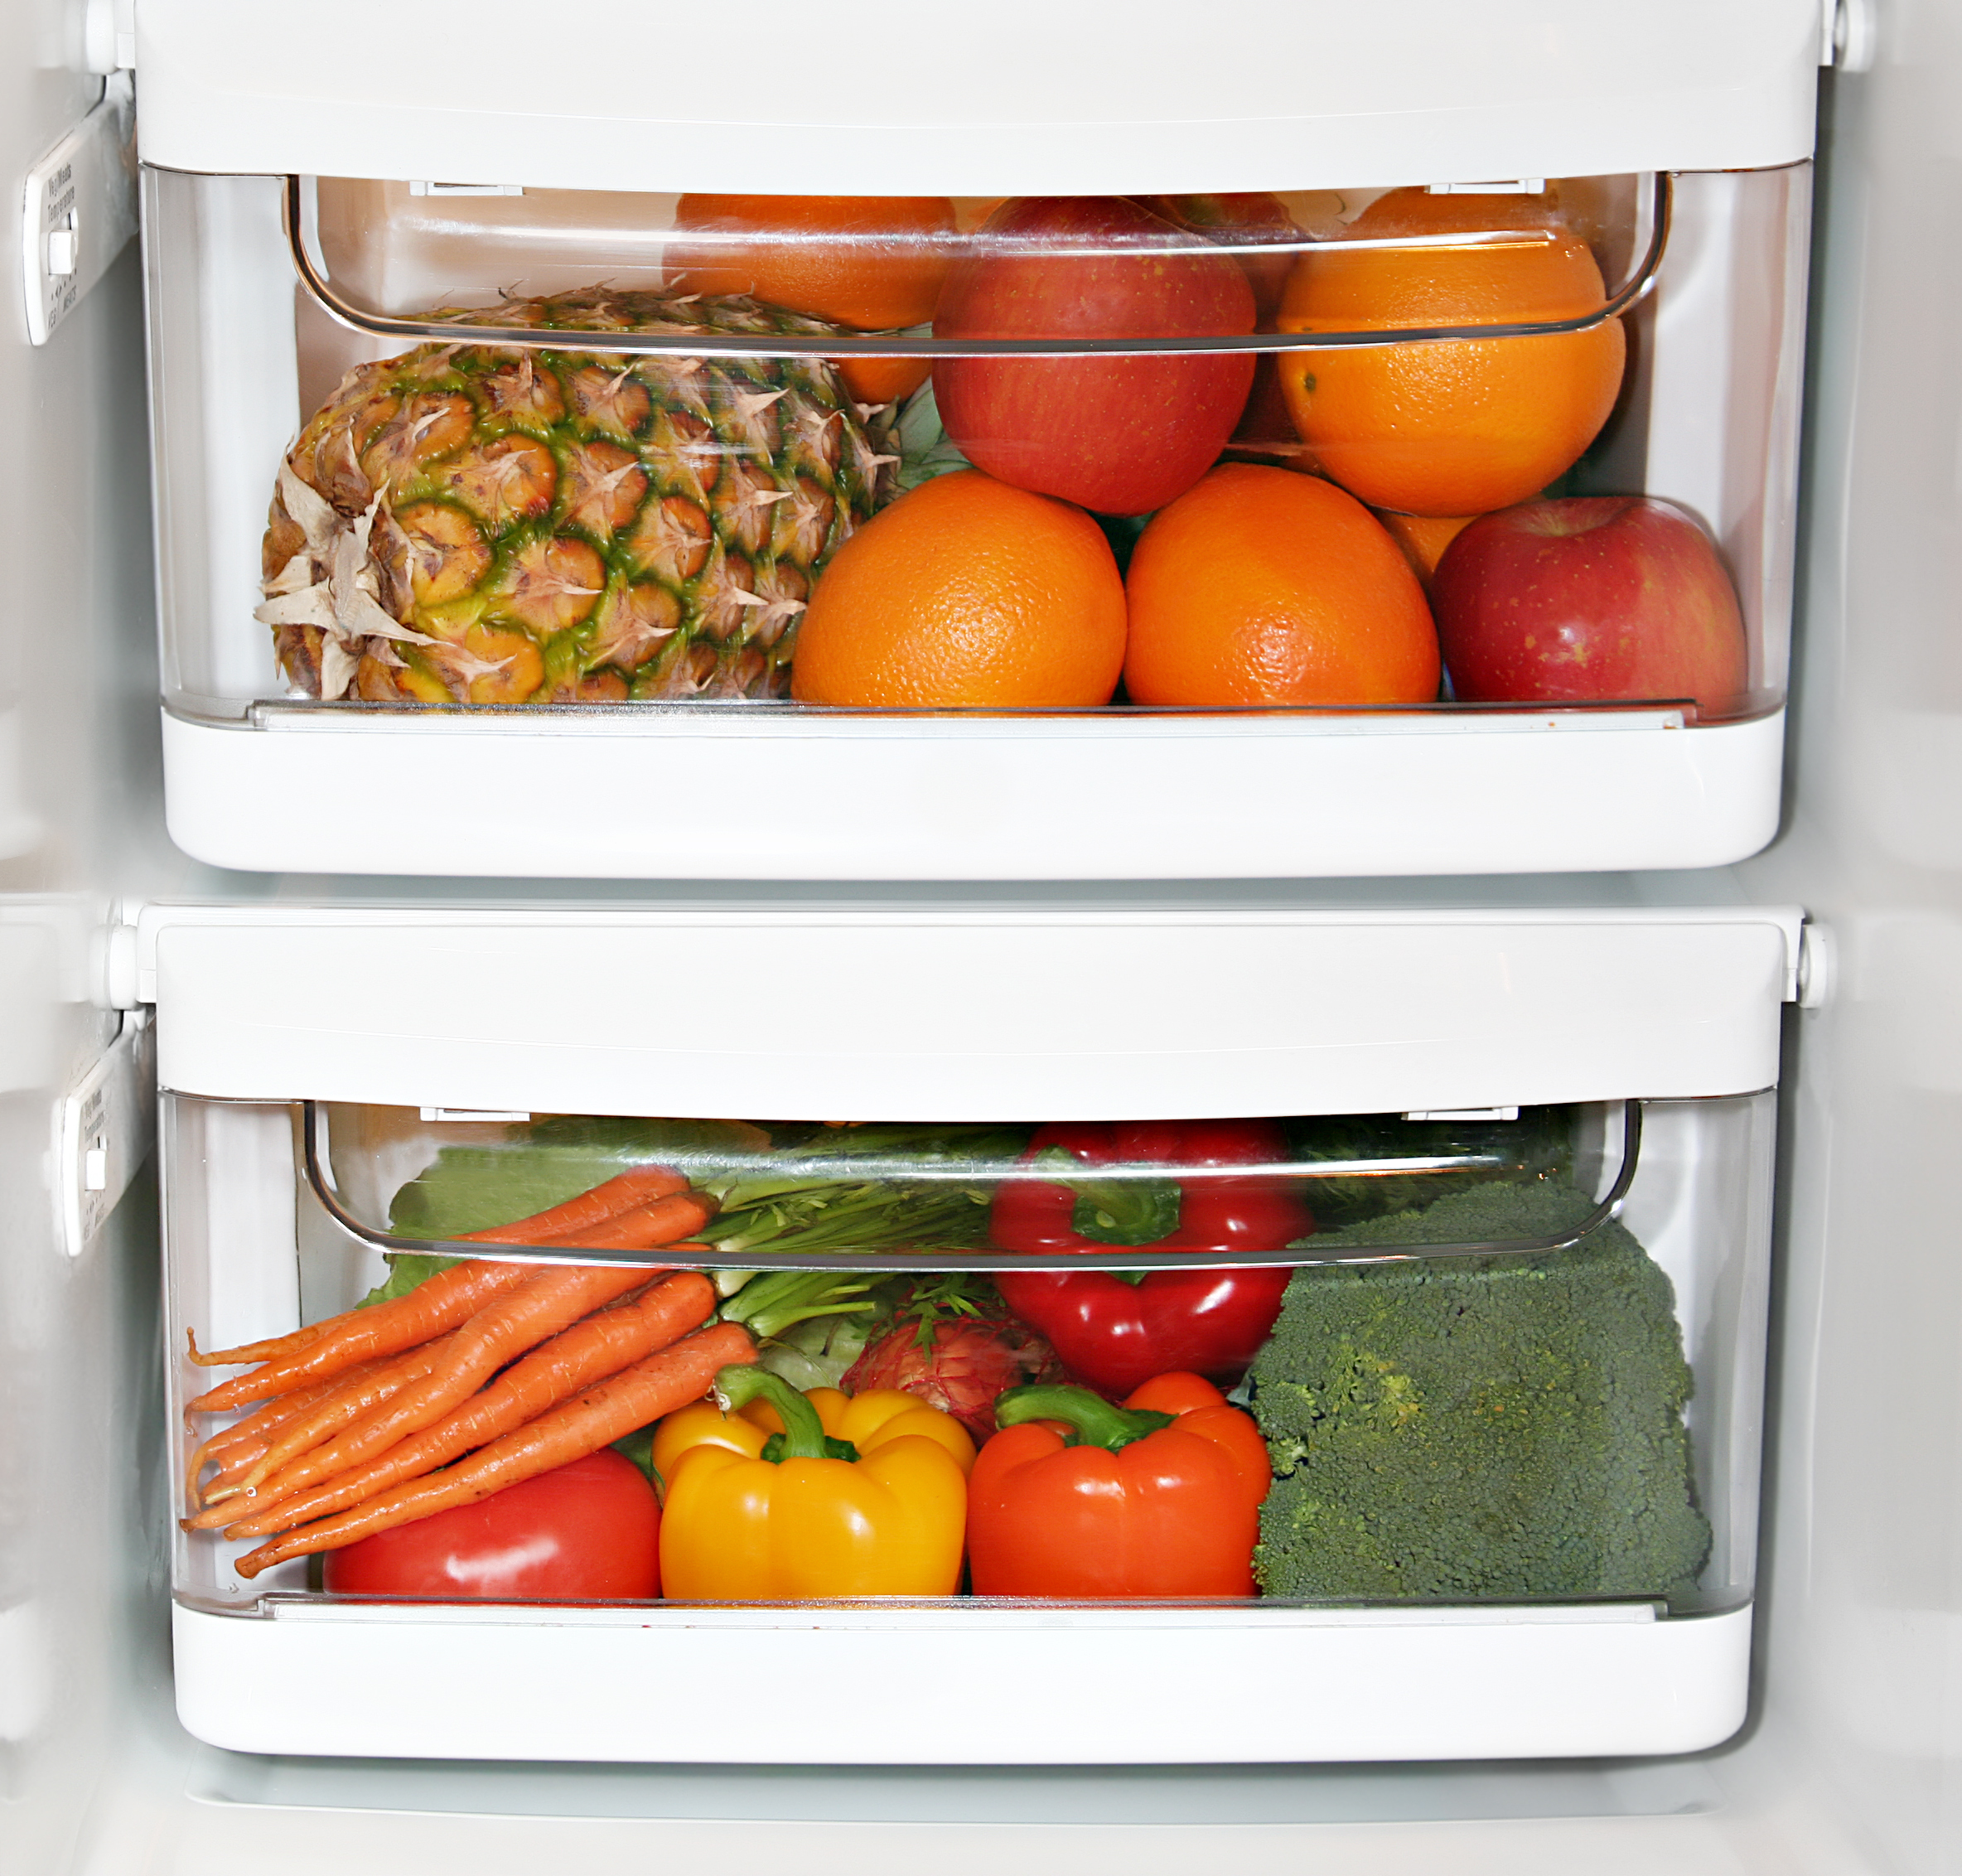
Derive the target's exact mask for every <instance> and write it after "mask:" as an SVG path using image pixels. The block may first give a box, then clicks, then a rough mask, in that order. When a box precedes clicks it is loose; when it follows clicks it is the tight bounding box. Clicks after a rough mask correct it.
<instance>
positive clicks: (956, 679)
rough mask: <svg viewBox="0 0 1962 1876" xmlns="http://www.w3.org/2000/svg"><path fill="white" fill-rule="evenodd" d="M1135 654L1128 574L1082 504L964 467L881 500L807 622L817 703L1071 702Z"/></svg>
mask: <svg viewBox="0 0 1962 1876" xmlns="http://www.w3.org/2000/svg"><path fill="white" fill-rule="evenodd" d="M1123 666H1124V581H1123V579H1122V578H1121V577H1120V576H1119V573H1118V570H1117V561H1116V559H1115V558H1114V556H1113V555H1112V554H1111V551H1110V544H1109V542H1108V541H1107V540H1105V539H1104V530H1103V529H1101V528H1099V526H1098V525H1097V524H1096V523H1095V521H1093V520H1091V519H1090V516H1089V515H1085V513H1084V511H1083V510H1081V509H1080V508H1072V507H1071V506H1070V504H1069V503H1068V502H1066V501H1058V500H1055V499H1054V497H1052V496H1046V495H1031V494H1030V493H1029V492H1028V491H1027V490H1025V489H1016V488H1011V487H1009V486H1008V484H1007V483H1006V482H998V481H995V479H994V478H993V476H984V475H983V474H982V473H981V471H979V469H964V470H960V471H957V472H955V473H954V474H953V475H951V476H935V479H934V480H933V481H930V482H927V483H925V484H924V485H922V486H921V487H919V488H916V489H915V490H914V491H913V492H912V493H911V495H905V496H901V497H900V498H899V500H897V501H896V502H894V503H893V504H892V506H891V507H890V508H888V509H886V510H883V511H882V513H880V514H878V515H875V516H874V517H873V518H872V520H870V521H868V522H867V523H866V525H864V526H863V528H861V529H859V530H858V533H857V534H853V536H852V538H851V539H849V540H848V541H847V542H846V543H845V544H844V545H843V547H841V548H840V549H838V552H837V554H835V555H834V557H833V559H832V562H831V564H830V565H829V567H827V568H825V569H824V574H823V576H822V577H821V578H819V581H818V584H817V587H816V589H815V590H814V592H812V594H811V599H810V607H809V610H808V611H807V612H805V615H804V618H803V621H802V622H801V623H800V625H799V626H798V628H797V650H796V654H795V658H794V660H793V661H792V665H791V669H790V694H791V695H792V696H793V697H795V698H796V699H798V700H799V701H800V703H805V704H858V705H860V706H864V707H877V706H897V707H901V708H916V709H948V708H959V707H960V706H963V705H979V706H992V707H994V708H1015V707H1017V706H1025V707H1032V708H1049V709H1069V708H1075V707H1079V706H1082V705H1087V704H1105V703H1108V702H1109V700H1110V694H1111V692H1112V691H1114V689H1116V688H1117V679H1118V673H1119V670H1122V668H1123Z"/></svg>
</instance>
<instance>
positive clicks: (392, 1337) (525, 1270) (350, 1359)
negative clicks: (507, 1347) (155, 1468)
mask: <svg viewBox="0 0 1962 1876" xmlns="http://www.w3.org/2000/svg"><path fill="white" fill-rule="evenodd" d="M530 1275H531V1269H530V1266H529V1265H528V1264H488V1263H485V1262H483V1261H481V1260H478V1259H475V1258H473V1259H471V1260H469V1261H468V1262H466V1263H462V1264H452V1265H451V1266H450V1268H449V1269H447V1270H439V1271H437V1274H435V1275H434V1276H433V1277H431V1278H430V1279H428V1281H427V1282H426V1283H420V1284H417V1285H416V1287H415V1288H414V1289H412V1290H410V1291H409V1292H408V1294H407V1295H405V1296H399V1297H396V1298H394V1299H393V1300H392V1301H390V1302H388V1303H376V1304H375V1306H374V1308H370V1309H350V1310H349V1311H348V1312H347V1313H346V1314H345V1315H341V1316H336V1317H334V1318H331V1320H330V1322H329V1323H328V1329H327V1333H326V1334H325V1335H323V1336H322V1337H320V1339H319V1340H318V1341H317V1342H310V1343H308V1344H307V1347H304V1348H301V1349H297V1350H296V1351H294V1352H293V1353H292V1354H291V1355H288V1356H284V1357H283V1358H282V1359H281V1360H279V1361H268V1363H267V1364H266V1365H265V1366H264V1367H263V1368H258V1369H255V1370H254V1371H253V1372H252V1373H251V1374H249V1375H240V1376H238V1377H237V1378H236V1379H235V1380H229V1381H225V1382H224V1383H223V1384H222V1385H220V1386H217V1387H215V1388H213V1389H212V1390H210V1392H209V1393H208V1394H201V1395H199V1396H198V1397H197V1399H196V1400H193V1401H192V1402H191V1404H190V1405H188V1406H186V1408H185V1409H184V1411H185V1412H186V1414H218V1413H223V1412H225V1410H226V1409H229V1408H233V1407H239V1406H243V1405H244V1403H245V1402H247V1401H248V1400H266V1399H268V1397H269V1396H271V1395H278V1394H291V1393H292V1391H293V1390H295V1389H296V1388H300V1387H304V1386H305V1385H307V1382H309V1381H313V1380H320V1379H321V1378H322V1377H323V1376H327V1375H337V1374H340V1373H342V1372H343V1371H346V1370H347V1369H349V1368H351V1367H353V1366H355V1363H356V1362H357V1361H368V1360H370V1359H372V1358H373V1357H374V1356H379V1355H398V1354H399V1353H401V1351H403V1350H404V1349H405V1348H413V1347H415V1346H416V1345H417V1344H418V1342H428V1340H429V1339H430V1338H431V1337H433V1336H438V1335H441V1334H442V1332H444V1331H445V1330H446V1329H453V1328H455V1327H457V1324H458V1323H459V1322H467V1321H468V1320H469V1319H470V1318H471V1317H472V1316H474V1315H475V1314H476V1313H477V1311H478V1310H480V1309H481V1308H483V1307H484V1306H485V1305H486V1303H489V1302H490V1301H491V1298H493V1297H495V1296H498V1295H500V1294H501V1293H503V1292H504V1291H505V1290H509V1289H516V1288H517V1287H518V1285H519V1284H522V1283H523V1282H524V1280H525V1279H527V1278H528V1277H529V1276H530Z"/></svg>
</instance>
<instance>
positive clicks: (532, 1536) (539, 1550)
mask: <svg viewBox="0 0 1962 1876" xmlns="http://www.w3.org/2000/svg"><path fill="white" fill-rule="evenodd" d="M660 1525H661V1514H660V1501H658V1500H657V1499H656V1498H655V1495H654V1487H652V1486H651V1485H650V1484H649V1483H648V1482H647V1475H646V1474H645V1472H642V1471H641V1470H640V1467H638V1466H636V1465H635V1463H633V1461H632V1460H631V1459H628V1458H623V1457H622V1456H621V1454H620V1453H616V1452H614V1451H613V1450H612V1449H611V1448H610V1447H609V1448H602V1450H601V1451H599V1452H597V1453H588V1454H587V1456H586V1457H585V1458H583V1459H575V1460H573V1463H571V1464H570V1465H569V1466H560V1467H558V1468H556V1470H554V1471H552V1472H540V1473H539V1476H538V1477H536V1478H529V1479H526V1480H525V1481H524V1482H523V1483H522V1484H520V1485H513V1486H508V1487H505V1490H504V1491H502V1492H497V1493H495V1495H494V1496H491V1497H489V1498H484V1499H480V1500H479V1501H477V1502H476V1504H474V1505H459V1506H457V1507H456V1508H455V1509H454V1510H453V1511H438V1512H437V1513H436V1514H435V1516H433V1517H427V1518H418V1519H417V1520H416V1521H415V1522H414V1523H413V1524H405V1525H397V1526H396V1527H395V1528H394V1530H384V1531H378V1532H376V1533H375V1535H374V1536H373V1537H364V1538H363V1539H362V1540H361V1541H360V1543H359V1544H350V1545H348V1546H347V1547H346V1549H345V1550H330V1551H329V1552H328V1553H327V1561H326V1586H327V1588H328V1589H329V1590H330V1591H331V1592H332V1593H335V1594H337V1595H343V1596H485V1597H493V1598H498V1599H499V1600H505V1599H517V1598H542V1599H546V1600H550V1601H553V1602H567V1601H586V1600H589V1599H591V1600H604V1601H614V1600H620V1601H627V1600H635V1601H638V1600H640V1599H642V1598H649V1597H655V1596H658V1595H660V1593H661V1575H660Z"/></svg>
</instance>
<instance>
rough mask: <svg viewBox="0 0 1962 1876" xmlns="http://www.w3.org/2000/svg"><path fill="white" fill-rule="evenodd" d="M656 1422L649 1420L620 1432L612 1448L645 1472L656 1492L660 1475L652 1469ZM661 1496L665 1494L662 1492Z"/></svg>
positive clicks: (658, 1489) (658, 1490) (659, 1489)
mask: <svg viewBox="0 0 1962 1876" xmlns="http://www.w3.org/2000/svg"><path fill="white" fill-rule="evenodd" d="M655 1424H657V1423H652V1422H650V1424H648V1425H646V1426H644V1427H635V1429H634V1430H633V1431H632V1432H631V1433H629V1434H621V1436H620V1438H618V1439H616V1440H615V1441H614V1442H613V1450H614V1451H615V1452H616V1453H619V1454H620V1455H621V1457H622V1458H627V1459H631V1460H632V1461H633V1463H635V1465H636V1466H638V1467H640V1470H641V1471H642V1472H645V1473H646V1475H647V1482H648V1483H649V1484H650V1485H651V1486H652V1487H654V1489H655V1491H656V1492H660V1491H661V1475H660V1473H659V1472H656V1471H655V1469H654V1429H655ZM662 1496H666V1494H665V1493H663V1494H662Z"/></svg>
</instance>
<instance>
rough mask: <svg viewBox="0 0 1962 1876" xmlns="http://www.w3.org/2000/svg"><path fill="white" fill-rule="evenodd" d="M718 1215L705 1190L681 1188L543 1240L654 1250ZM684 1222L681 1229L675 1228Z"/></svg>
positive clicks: (561, 1245)
mask: <svg viewBox="0 0 1962 1876" xmlns="http://www.w3.org/2000/svg"><path fill="white" fill-rule="evenodd" d="M713 1216H715V1202H714V1201H713V1199H711V1198H709V1197H708V1196H707V1195H706V1194H705V1193H702V1192H677V1193H672V1194H670V1195H669V1196H668V1197H664V1198H659V1199H656V1200H655V1201H654V1202H652V1203H651V1204H649V1205H638V1206H635V1207H634V1208H633V1209H632V1210H631V1211H622V1212H619V1213H616V1215H615V1216H613V1217H611V1218H609V1219H607V1220H606V1221H604V1222H603V1223H602V1224H598V1225H594V1226H588V1227H587V1229H586V1230H585V1231H571V1232H568V1233H567V1234H566V1235H564V1236H563V1237H554V1238H546V1239H544V1240H541V1241H542V1242H543V1243H544V1244H545V1245H550V1246H551V1247H553V1249H555V1250H655V1249H657V1248H658V1247H660V1245H670V1244H673V1243H674V1241H675V1240H676V1239H677V1238H685V1237H686V1236H687V1235H689V1232H690V1231H699V1230H700V1229H701V1227H702V1226H704V1225H706V1224H707V1223H708V1221H709V1220H710V1219H711V1218H713ZM678 1222H679V1223H680V1226H681V1228H680V1230H679V1231H677V1230H675V1228H674V1227H675V1226H676V1224H677V1223H678Z"/></svg>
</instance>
